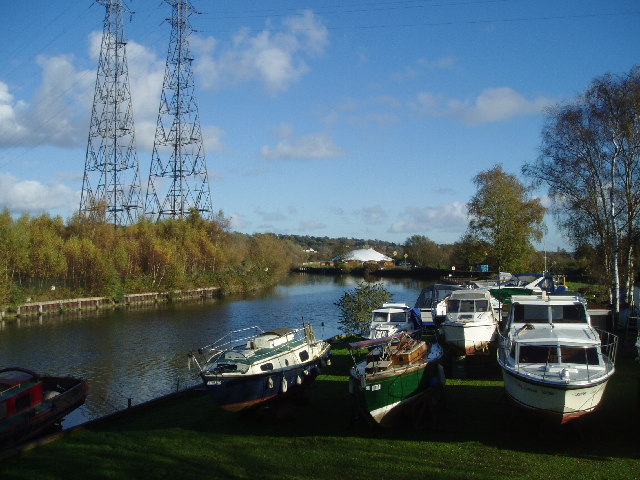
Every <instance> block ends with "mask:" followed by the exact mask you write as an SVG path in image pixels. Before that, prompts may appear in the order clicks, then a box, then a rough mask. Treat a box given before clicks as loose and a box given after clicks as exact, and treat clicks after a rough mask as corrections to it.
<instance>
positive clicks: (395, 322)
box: [369, 303, 422, 339]
mask: <svg viewBox="0 0 640 480" xmlns="http://www.w3.org/2000/svg"><path fill="white" fill-rule="evenodd" d="M421 327H422V322H421V318H420V310H419V309H416V308H411V307H409V306H408V305H406V304H404V303H384V304H383V305H382V308H378V309H376V310H374V311H373V312H371V324H370V325H369V338H372V339H373V338H384V337H389V336H391V335H393V334H395V333H398V332H407V333H409V334H411V333H414V332H417V331H418V330H420V328H421Z"/></svg>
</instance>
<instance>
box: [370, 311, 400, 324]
mask: <svg viewBox="0 0 640 480" xmlns="http://www.w3.org/2000/svg"><path fill="white" fill-rule="evenodd" d="M372 320H373V321H374V322H398V323H400V322H406V321H407V316H406V315H405V313H404V312H391V313H389V312H373V319H372Z"/></svg>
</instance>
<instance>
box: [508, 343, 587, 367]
mask: <svg viewBox="0 0 640 480" xmlns="http://www.w3.org/2000/svg"><path fill="white" fill-rule="evenodd" d="M559 350H560V355H558V347H557V346H555V345H554V346H548V345H520V355H519V357H518V361H519V362H520V363H572V364H578V365H598V363H599V362H598V351H597V350H596V347H569V346H561V347H559Z"/></svg>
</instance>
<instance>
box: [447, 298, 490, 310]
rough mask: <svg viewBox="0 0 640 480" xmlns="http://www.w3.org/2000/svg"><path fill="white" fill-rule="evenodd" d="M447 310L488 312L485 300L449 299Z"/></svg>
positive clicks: (487, 303) (487, 304)
mask: <svg viewBox="0 0 640 480" xmlns="http://www.w3.org/2000/svg"><path fill="white" fill-rule="evenodd" d="M447 311H448V312H450V313H474V312H488V311H489V302H488V301H487V300H449V304H448V305H447Z"/></svg>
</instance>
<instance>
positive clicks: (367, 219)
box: [355, 205, 388, 225]
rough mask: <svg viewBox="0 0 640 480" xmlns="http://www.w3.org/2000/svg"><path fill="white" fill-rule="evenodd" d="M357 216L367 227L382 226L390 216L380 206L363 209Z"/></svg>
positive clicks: (357, 211) (357, 212) (358, 211)
mask: <svg viewBox="0 0 640 480" xmlns="http://www.w3.org/2000/svg"><path fill="white" fill-rule="evenodd" d="M355 214H356V215H358V216H359V217H360V218H361V219H362V221H363V222H364V223H365V224H367V225H380V224H381V223H382V222H383V221H384V220H385V219H386V218H387V216H388V215H387V212H386V211H385V210H384V208H382V207H381V206H380V205H374V206H371V207H364V208H361V209H359V210H356V212H355Z"/></svg>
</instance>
